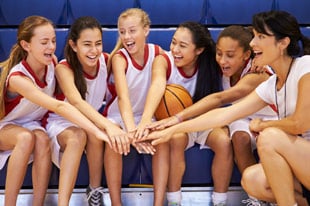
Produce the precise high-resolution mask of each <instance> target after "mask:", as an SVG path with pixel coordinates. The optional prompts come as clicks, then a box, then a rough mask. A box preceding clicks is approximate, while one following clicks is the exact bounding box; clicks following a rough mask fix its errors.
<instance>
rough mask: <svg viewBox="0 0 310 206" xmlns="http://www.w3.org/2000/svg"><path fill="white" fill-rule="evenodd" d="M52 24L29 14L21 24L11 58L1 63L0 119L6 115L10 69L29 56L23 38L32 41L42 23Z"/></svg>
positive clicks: (40, 17)
mask: <svg viewBox="0 0 310 206" xmlns="http://www.w3.org/2000/svg"><path fill="white" fill-rule="evenodd" d="M46 24H50V25H52V26H53V23H52V22H51V21H50V20H48V19H46V18H44V17H42V16H29V17H27V18H25V19H24V20H23V21H22V23H21V24H20V25H19V27H18V30H17V41H16V43H15V44H14V45H13V47H12V49H11V52H10V55H9V58H8V59H7V60H5V61H3V62H1V63H0V68H1V77H0V119H2V118H3V117H4V116H5V105H4V97H5V93H4V90H5V82H6V78H7V76H8V74H9V72H10V70H11V69H12V68H13V67H14V66H15V65H17V64H18V63H19V62H20V61H22V60H23V59H25V58H26V57H27V52H26V51H25V50H24V49H23V48H22V46H21V45H20V42H21V41H22V40H24V41H26V42H30V40H31V38H32V37H33V35H34V30H35V29H36V28H37V27H39V26H42V25H46Z"/></svg>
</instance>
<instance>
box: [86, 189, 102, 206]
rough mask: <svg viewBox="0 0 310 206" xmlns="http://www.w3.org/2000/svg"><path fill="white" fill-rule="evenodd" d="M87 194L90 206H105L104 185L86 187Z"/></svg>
mask: <svg viewBox="0 0 310 206" xmlns="http://www.w3.org/2000/svg"><path fill="white" fill-rule="evenodd" d="M86 195H87V202H88V205H89V206H103V199H102V195H103V187H97V188H95V189H92V188H90V186H88V187H87V189H86Z"/></svg>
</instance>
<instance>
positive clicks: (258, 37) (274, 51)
mask: <svg viewBox="0 0 310 206" xmlns="http://www.w3.org/2000/svg"><path fill="white" fill-rule="evenodd" d="M267 32H268V35H267V34H263V33H259V32H257V31H256V30H255V29H254V38H253V39H252V41H251V42H250V46H251V47H252V49H253V52H254V54H255V58H254V62H255V65H257V66H264V65H270V66H272V64H273V63H274V62H275V61H277V60H278V59H279V57H280V56H281V55H282V54H283V48H282V46H281V42H280V41H276V39H275V37H274V36H273V34H272V33H271V32H270V31H269V30H267Z"/></svg>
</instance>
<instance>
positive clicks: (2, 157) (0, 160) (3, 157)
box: [0, 121, 46, 170]
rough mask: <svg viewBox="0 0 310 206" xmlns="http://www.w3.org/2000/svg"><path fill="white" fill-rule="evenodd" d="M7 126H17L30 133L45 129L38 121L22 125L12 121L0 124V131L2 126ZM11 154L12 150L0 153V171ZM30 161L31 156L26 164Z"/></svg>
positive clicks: (31, 159)
mask: <svg viewBox="0 0 310 206" xmlns="http://www.w3.org/2000/svg"><path fill="white" fill-rule="evenodd" d="M9 124H13V125H18V126H21V127H24V128H27V129H29V130H31V131H33V130H36V129H39V130H43V131H44V132H46V131H45V129H44V128H43V127H42V126H41V123H40V122H39V121H31V122H27V123H23V124H18V123H16V122H13V121H12V122H1V123H0V130H1V129H2V128H3V127H4V126H6V125H9ZM11 153H12V150H7V151H0V170H1V169H3V167H4V165H5V163H6V161H7V160H8V158H9V157H10V155H11ZM32 161H33V155H30V158H29V161H28V164H30V163H31V162H32Z"/></svg>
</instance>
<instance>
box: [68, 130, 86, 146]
mask: <svg viewBox="0 0 310 206" xmlns="http://www.w3.org/2000/svg"><path fill="white" fill-rule="evenodd" d="M86 140H87V137H86V133H85V132H84V130H82V129H77V130H76V131H75V132H74V134H73V135H70V137H69V138H68V141H67V146H70V147H73V148H76V149H79V150H84V148H85V145H86Z"/></svg>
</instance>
